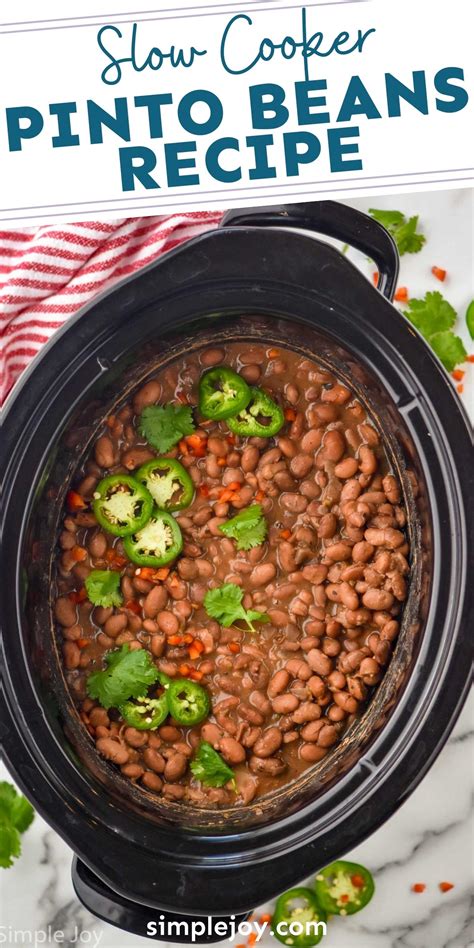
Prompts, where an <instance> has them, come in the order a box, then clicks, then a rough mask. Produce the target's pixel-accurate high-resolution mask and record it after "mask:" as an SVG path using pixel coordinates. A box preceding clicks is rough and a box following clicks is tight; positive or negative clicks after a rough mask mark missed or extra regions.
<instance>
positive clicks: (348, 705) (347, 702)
mask: <svg viewBox="0 0 474 948" xmlns="http://www.w3.org/2000/svg"><path fill="white" fill-rule="evenodd" d="M333 699H334V702H335V704H337V705H338V707H340V708H342V709H343V711H346V712H347V714H355V713H356V711H357V708H358V707H359V704H358V702H357V701H356V699H355V698H353V697H352V695H350V694H348V692H347V691H334V692H333Z"/></svg>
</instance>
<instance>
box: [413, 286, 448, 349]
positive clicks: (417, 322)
mask: <svg viewBox="0 0 474 948" xmlns="http://www.w3.org/2000/svg"><path fill="white" fill-rule="evenodd" d="M404 315H405V316H406V317H407V318H408V319H409V320H410V322H411V323H413V325H414V326H416V328H417V329H418V331H419V332H421V334H422V336H424V337H425V339H428V338H429V336H432V335H433V334H434V333H435V332H445V330H447V329H452V328H453V326H454V323H455V322H456V310H455V309H454V308H453V307H452V306H451V303H448V301H447V300H445V299H444V297H443V295H442V293H440V292H439V290H435V291H434V292H429V293H426V295H425V298H424V299H422V300H417V299H413V300H410V302H409V304H408V309H406V310H404Z"/></svg>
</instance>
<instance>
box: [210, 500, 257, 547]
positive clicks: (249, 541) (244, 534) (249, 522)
mask: <svg viewBox="0 0 474 948" xmlns="http://www.w3.org/2000/svg"><path fill="white" fill-rule="evenodd" d="M267 529H268V527H267V521H266V520H265V517H264V516H263V514H262V508H261V506H260V504H252V505H251V506H250V507H246V508H245V510H241V511H240V513H238V514H237V516H235V517H232V520H228V521H227V523H221V525H220V527H219V530H220V531H221V532H222V533H225V535H226V537H231V538H232V539H233V540H235V542H236V544H237V549H238V550H251V549H252V547H254V546H260V544H261V543H263V541H264V540H265V537H266V535H267Z"/></svg>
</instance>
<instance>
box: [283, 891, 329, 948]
mask: <svg viewBox="0 0 474 948" xmlns="http://www.w3.org/2000/svg"><path fill="white" fill-rule="evenodd" d="M325 921H326V912H325V911H324V909H323V908H321V906H320V905H319V904H318V901H317V899H316V896H315V894H314V892H313V891H312V890H311V889H306V888H305V887H304V886H299V887H297V888H296V889H290V890H289V892H284V893H283V895H280V898H279V899H277V903H276V906H275V912H274V915H273V919H272V931H273V934H274V935H275V937H276V938H278V941H281V942H282V943H283V944H284V945H289V946H291V948H309V946H310V945H317V944H319V942H320V941H321V938H322V937H323V935H324V934H325V929H324V926H322V925H320V924H319V923H320V922H325Z"/></svg>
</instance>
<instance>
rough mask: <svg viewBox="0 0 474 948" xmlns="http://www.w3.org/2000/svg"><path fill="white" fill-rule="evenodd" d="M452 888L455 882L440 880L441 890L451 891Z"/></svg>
mask: <svg viewBox="0 0 474 948" xmlns="http://www.w3.org/2000/svg"><path fill="white" fill-rule="evenodd" d="M450 889H454V883H453V882H440V884H439V890H440V892H449V891H450Z"/></svg>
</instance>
